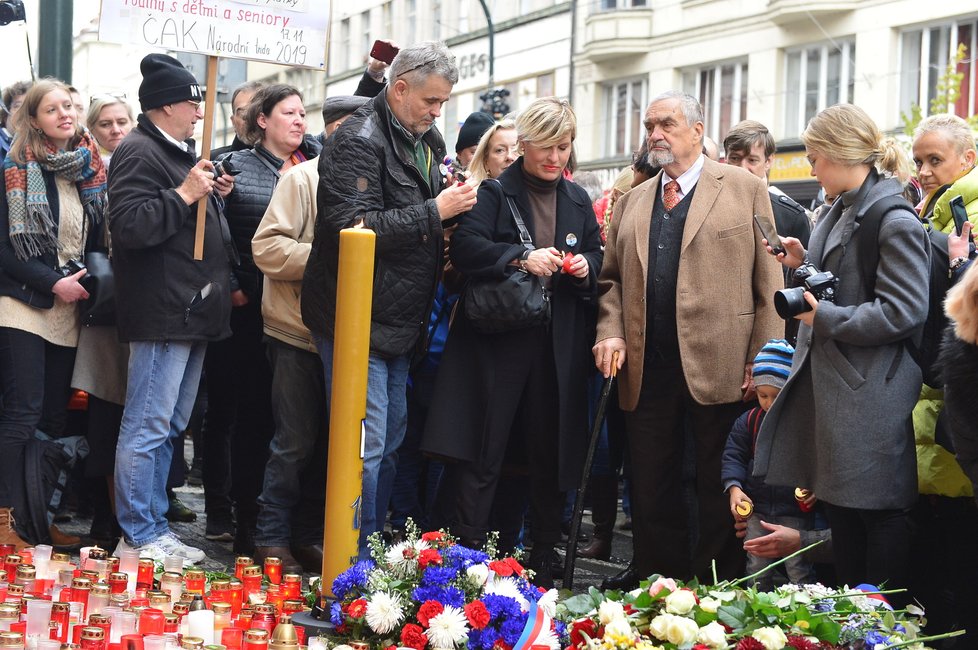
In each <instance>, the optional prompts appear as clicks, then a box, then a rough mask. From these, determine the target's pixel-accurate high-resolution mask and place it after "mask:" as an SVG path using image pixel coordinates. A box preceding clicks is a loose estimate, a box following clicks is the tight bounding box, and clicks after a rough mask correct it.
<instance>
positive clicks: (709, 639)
mask: <svg viewBox="0 0 978 650" xmlns="http://www.w3.org/2000/svg"><path fill="white" fill-rule="evenodd" d="M696 641H697V642H699V643H702V644H703V645H708V646H710V647H711V648H726V647H727V633H726V632H725V631H724V630H723V626H722V625H720V624H719V623H717V622H716V621H710V622H709V623H707V624H706V625H704V626H703V627H701V628H700V631H699V633H697V635H696Z"/></svg>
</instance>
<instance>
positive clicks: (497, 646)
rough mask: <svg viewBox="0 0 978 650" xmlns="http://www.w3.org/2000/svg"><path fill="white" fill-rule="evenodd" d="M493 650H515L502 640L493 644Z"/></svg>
mask: <svg viewBox="0 0 978 650" xmlns="http://www.w3.org/2000/svg"><path fill="white" fill-rule="evenodd" d="M492 650H513V646H511V645H509V644H508V643H506V642H505V641H503V640H502V639H497V640H496V642H495V643H493V644H492Z"/></svg>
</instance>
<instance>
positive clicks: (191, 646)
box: [180, 636, 204, 650]
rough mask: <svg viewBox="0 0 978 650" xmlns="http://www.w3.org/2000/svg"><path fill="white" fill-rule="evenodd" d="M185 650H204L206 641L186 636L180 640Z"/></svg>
mask: <svg viewBox="0 0 978 650" xmlns="http://www.w3.org/2000/svg"><path fill="white" fill-rule="evenodd" d="M180 647H181V648H183V650H203V648H204V640H203V639H202V638H200V637H199V636H185V637H183V638H182V639H181V640H180Z"/></svg>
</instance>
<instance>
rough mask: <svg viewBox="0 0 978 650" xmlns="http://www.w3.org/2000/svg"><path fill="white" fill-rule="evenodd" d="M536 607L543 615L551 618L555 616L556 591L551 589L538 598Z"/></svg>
mask: <svg viewBox="0 0 978 650" xmlns="http://www.w3.org/2000/svg"><path fill="white" fill-rule="evenodd" d="M537 607H539V608H540V609H541V610H543V613H544V614H546V615H547V616H549V617H550V618H553V617H554V616H556V615H557V590H556V589H551V590H550V591H548V592H547V593H545V594H544V595H542V596H540V600H538V601H537Z"/></svg>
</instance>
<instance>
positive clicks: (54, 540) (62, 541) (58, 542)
mask: <svg viewBox="0 0 978 650" xmlns="http://www.w3.org/2000/svg"><path fill="white" fill-rule="evenodd" d="M48 533H49V534H50V535H51V546H57V547H58V548H77V547H80V546H81V543H82V538H81V537H78V536H76V535H70V534H68V533H65V532H62V531H61V529H59V528H58V527H57V526H55V525H54V524H51V526H50V528H48Z"/></svg>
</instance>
